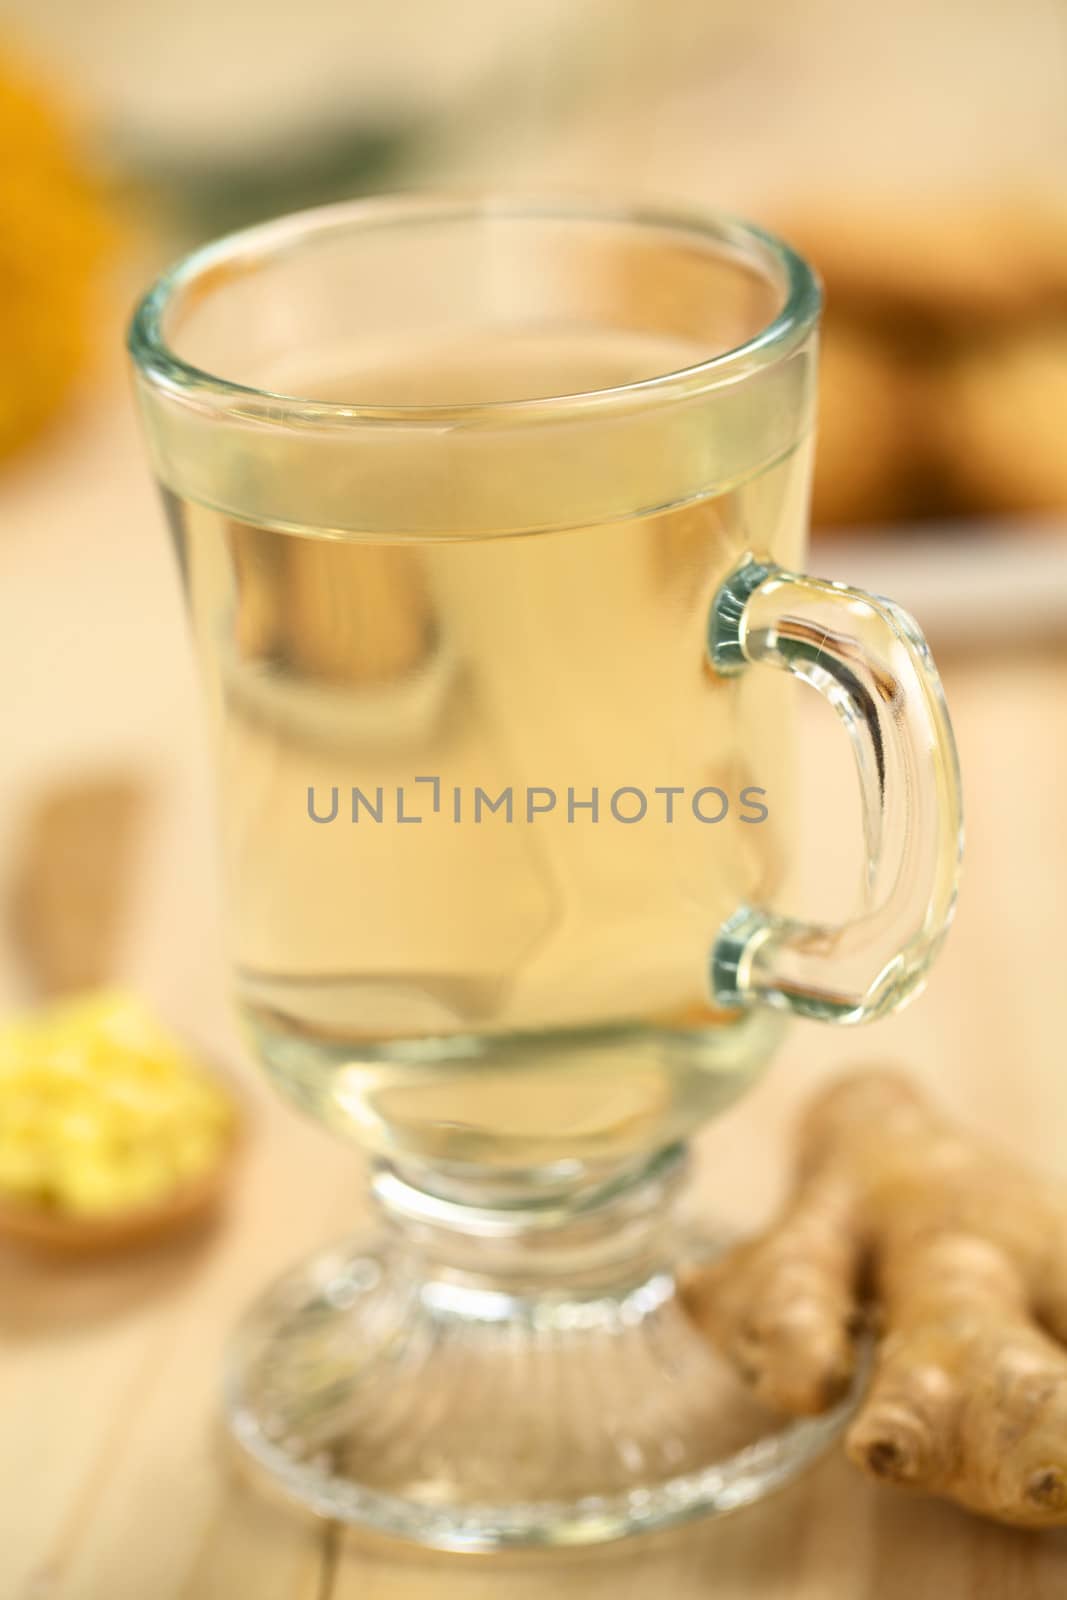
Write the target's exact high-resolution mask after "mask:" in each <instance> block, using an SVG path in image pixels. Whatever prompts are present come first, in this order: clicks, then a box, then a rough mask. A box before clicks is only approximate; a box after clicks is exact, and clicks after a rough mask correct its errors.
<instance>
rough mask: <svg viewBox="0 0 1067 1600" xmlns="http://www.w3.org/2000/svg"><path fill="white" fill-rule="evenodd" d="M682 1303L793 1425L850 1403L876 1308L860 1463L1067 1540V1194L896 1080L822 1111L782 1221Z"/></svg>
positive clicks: (690, 1287) (803, 1131) (832, 1099)
mask: <svg viewBox="0 0 1067 1600" xmlns="http://www.w3.org/2000/svg"><path fill="white" fill-rule="evenodd" d="M685 1294H686V1298H687V1302H688V1305H689V1307H690V1310H691V1311H692V1313H693V1315H694V1317H695V1318H696V1319H697V1321H698V1322H699V1323H700V1325H701V1326H702V1327H703V1328H705V1329H706V1330H707V1332H708V1333H709V1334H710V1336H711V1337H712V1338H713V1339H714V1340H715V1342H716V1343H717V1345H718V1346H719V1347H720V1349H721V1350H722V1351H723V1352H724V1354H725V1355H726V1356H727V1357H728V1358H729V1359H730V1360H731V1361H732V1362H733V1363H734V1365H735V1366H736V1367H737V1368H738V1370H739V1371H740V1372H741V1373H742V1374H743V1375H744V1376H745V1377H746V1378H747V1379H748V1381H749V1382H750V1383H751V1384H752V1386H753V1387H754V1389H755V1390H756V1392H757V1394H758V1395H759V1396H760V1397H761V1399H763V1400H764V1401H765V1402H766V1403H767V1404H768V1405H769V1406H771V1407H773V1408H775V1409H777V1410H781V1411H787V1412H793V1413H797V1414H804V1413H812V1412H818V1411H822V1410H824V1409H826V1407H827V1406H829V1405H830V1404H832V1403H833V1402H834V1401H835V1400H836V1399H838V1398H839V1397H840V1395H841V1394H842V1393H843V1392H844V1390H845V1389H846V1387H847V1385H848V1383H849V1381H850V1378H851V1376H852V1373H853V1367H854V1362H855V1359H856V1331H857V1328H858V1327H859V1325H860V1323H861V1321H862V1320H863V1314H864V1312H863V1308H864V1307H870V1308H872V1309H873V1310H874V1313H875V1318H876V1323H875V1325H876V1348H875V1352H874V1358H873V1370H872V1374H871V1378H870V1382H869V1384H868V1386H867V1389H866V1393H865V1395H864V1397H863V1398H862V1400H861V1402H860V1404H859V1407H858V1410H857V1412H856V1414H855V1416H854V1418H853V1421H852V1423H851V1425H850V1427H849V1430H848V1434H847V1441H846V1447H847V1450H848V1453H849V1455H850V1457H851V1458H852V1460H853V1461H855V1462H856V1463H857V1464H859V1465H860V1466H862V1467H864V1468H865V1469H866V1470H867V1471H869V1472H871V1473H873V1474H875V1475H876V1476H877V1477H879V1478H882V1479H886V1480H890V1481H892V1482H894V1483H898V1484H904V1485H910V1486H911V1487H913V1488H917V1489H922V1490H925V1491H927V1492H928V1493H930V1494H937V1495H942V1496H944V1497H946V1498H948V1499H951V1500H955V1501H957V1502H958V1503H959V1504H960V1505H963V1506H966V1507H968V1508H969V1509H970V1510H972V1511H976V1512H979V1513H982V1514H984V1515H986V1516H990V1517H995V1518H998V1519H999V1520H1001V1521H1005V1522H1012V1523H1019V1524H1023V1525H1028V1526H1032V1527H1042V1526H1052V1525H1054V1524H1058V1523H1064V1524H1067V1349H1065V1348H1064V1345H1065V1344H1067V1193H1064V1192H1062V1191H1059V1190H1057V1189H1056V1187H1055V1185H1053V1184H1052V1183H1051V1182H1050V1181H1048V1180H1047V1179H1044V1178H1041V1177H1039V1176H1037V1175H1035V1174H1033V1173H1030V1172H1028V1171H1026V1170H1025V1169H1024V1168H1022V1167H1020V1166H1018V1165H1016V1164H1014V1163H1013V1162H1011V1161H1009V1160H1008V1159H1006V1158H1005V1157H1004V1156H1003V1155H1002V1154H1000V1153H999V1152H997V1151H996V1150H994V1149H992V1148H990V1147H989V1146H987V1145H986V1144H984V1143H982V1142H981V1141H980V1140H978V1139H976V1138H973V1137H971V1136H970V1135H969V1134H967V1133H965V1132H962V1131H960V1130H959V1129H958V1128H955V1127H953V1126H952V1125H951V1124H950V1123H949V1122H947V1121H946V1120H945V1119H944V1118H942V1117H941V1116H940V1115H939V1114H938V1113H937V1112H936V1111H934V1110H933V1109H932V1108H931V1107H930V1105H929V1104H928V1103H927V1101H926V1100H925V1099H924V1098H923V1096H922V1095H921V1094H920V1092H919V1091H918V1089H917V1088H916V1087H915V1086H914V1085H913V1084H911V1083H909V1081H908V1080H907V1079H906V1078H904V1077H902V1076H900V1075H898V1074H896V1073H892V1072H882V1071H879V1072H864V1073H861V1074H857V1075H855V1076H853V1077H849V1078H846V1079H844V1080H842V1081H839V1082H837V1083H835V1084H834V1085H832V1086H831V1087H830V1089H829V1090H828V1091H826V1092H824V1093H823V1094H822V1095H820V1096H819V1097H818V1098H817V1099H816V1101H815V1102H814V1103H813V1104H812V1106H811V1107H810V1108H809V1110H808V1112H807V1114H806V1115H805V1117H804V1119H803V1122H802V1125H801V1128H800V1136H799V1147H798V1156H797V1164H796V1174H795V1182H794V1187H793V1192H792V1195H791V1198H790V1199H789V1201H788V1203H787V1205H786V1206H785V1208H784V1210H783V1211H782V1213H781V1215H780V1216H779V1218H778V1220H777V1221H776V1222H774V1223H773V1224H772V1226H771V1227H770V1228H768V1229H767V1231H766V1232H765V1233H763V1234H762V1235H760V1236H759V1237H757V1238H755V1239H753V1240H750V1241H748V1242H746V1243H744V1244H742V1245H740V1246H739V1247H738V1248H736V1249H735V1250H733V1251H732V1252H730V1253H729V1254H728V1255H726V1256H725V1257H723V1258H721V1259H720V1260H718V1261H717V1262H715V1263H713V1264H712V1265H711V1266H709V1267H705V1268H701V1269H700V1270H699V1271H697V1272H694V1273H693V1275H692V1276H691V1278H690V1279H689V1281H688V1282H687V1284H686V1286H685Z"/></svg>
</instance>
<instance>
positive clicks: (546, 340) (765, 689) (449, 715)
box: [166, 329, 807, 1170]
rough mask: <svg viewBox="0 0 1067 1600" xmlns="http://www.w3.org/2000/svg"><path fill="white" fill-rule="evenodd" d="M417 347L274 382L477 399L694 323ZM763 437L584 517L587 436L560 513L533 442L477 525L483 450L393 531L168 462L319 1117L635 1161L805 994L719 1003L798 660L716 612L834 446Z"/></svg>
mask: <svg viewBox="0 0 1067 1600" xmlns="http://www.w3.org/2000/svg"><path fill="white" fill-rule="evenodd" d="M412 350H413V353H412V354H411V355H410V357H405V356H404V355H403V352H402V351H401V353H399V354H398V353H396V352H395V351H394V353H393V354H392V355H391V356H390V357H389V358H388V359H386V358H384V357H382V356H380V355H376V356H373V357H370V358H368V357H366V356H365V357H363V358H362V359H361V361H359V362H356V361H352V360H348V361H344V362H342V361H340V360H337V361H336V362H335V363H334V368H333V370H332V371H326V372H323V371H322V370H321V368H320V370H318V371H315V372H313V373H311V374H304V375H303V376H301V375H300V374H299V373H293V374H288V375H287V376H286V380H285V381H284V382H282V381H280V380H279V382H278V383H277V384H276V385H275V387H278V388H279V389H281V390H283V391H284V392H288V393H305V394H313V395H315V396H321V397H322V398H323V399H332V400H348V399H351V400H352V401H353V403H356V402H357V401H358V402H362V403H371V402H374V403H378V404H387V405H394V404H395V405H397V406H403V405H405V404H413V403H418V404H428V403H432V402H434V401H446V402H448V403H453V404H456V405H458V406H462V405H463V404H465V403H476V402H479V401H483V400H485V399H488V398H492V399H502V400H507V399H536V398H537V397H538V396H542V395H544V396H548V395H553V394H555V395H558V394H566V393H574V392H584V391H585V390H593V389H601V388H605V387H608V386H612V385H617V384H620V383H626V382H633V381H639V380H640V379H641V378H642V377H644V376H646V375H648V374H650V373H654V372H657V371H658V372H662V371H669V370H672V369H674V368H677V367H678V366H680V365H685V364H686V351H685V349H684V347H682V346H681V345H680V343H679V342H678V341H674V340H666V339H661V338H656V339H652V338H649V337H646V336H643V335H638V334H632V333H625V332H615V331H605V330H603V329H595V330H594V329H589V330H582V329H565V330H563V331H560V332H552V331H549V332H547V333H546V331H545V330H544V329H539V330H536V331H531V332H530V333H524V332H522V331H521V330H520V331H518V332H515V331H511V332H506V333H505V332H501V333H499V334H495V333H485V332H483V333H481V334H478V335H472V334H469V333H468V334H465V335H464V336H463V337H462V338H460V337H456V338H449V339H448V340H447V341H446V340H444V339H439V340H438V342H437V343H436V344H430V343H428V342H427V341H426V340H425V339H424V340H422V341H420V343H419V346H418V351H417V353H415V352H414V345H413V346H412ZM691 359H695V355H694V356H692V357H691ZM746 445H747V441H746V439H745V437H744V436H743V434H741V435H739V436H738V438H737V439H736V442H735V443H733V442H732V443H731V449H732V450H733V451H734V454H735V456H736V460H735V461H734V462H733V463H732V464H731V463H728V466H732V470H725V471H724V470H722V468H721V465H720V469H719V470H718V471H717V474H716V477H715V481H708V482H706V483H702V484H699V485H698V492H696V493H694V492H693V485H692V482H691V481H687V482H686V484H685V485H684V486H683V485H679V492H678V494H677V495H676V496H675V495H673V494H672V492H671V485H670V484H669V483H667V484H665V486H664V490H663V493H662V495H661V497H660V498H661V503H659V504H657V505H655V506H653V507H652V508H651V509H644V510H642V513H641V514H640V515H637V516H633V517H631V518H626V517H613V518H611V519H610V520H606V521H602V522H600V523H597V524H590V525H574V523H573V522H572V521H568V520H567V507H568V505H570V504H573V503H574V501H575V498H576V496H575V495H574V494H572V492H571V491H572V486H573V483H574V481H575V479H576V475H580V474H581V473H583V472H584V471H586V470H587V467H588V463H587V462H585V461H583V459H582V457H581V452H580V450H577V449H572V450H571V451H561V452H560V455H559V458H558V460H556V461H555V462H554V465H553V469H552V476H551V481H548V482H545V481H541V482H539V483H538V484H537V486H536V502H537V508H538V510H537V517H536V520H533V521H531V517H530V510H529V502H530V498H531V488H530V485H528V484H524V481H523V479H522V476H521V474H520V475H516V477H515V481H514V486H513V495H512V494H511V489H510V487H509V485H508V484H507V482H506V481H504V483H503V488H502V482H501V479H499V478H498V479H496V480H494V482H493V485H492V489H493V495H494V504H496V505H498V506H499V505H500V504H501V503H502V495H503V504H504V508H505V511H506V515H504V516H501V517H500V519H499V521H500V526H499V527H493V528H492V529H489V530H486V528H485V527H484V526H483V525H482V520H483V519H481V518H480V517H472V518H471V524H472V525H471V527H470V528H467V527H465V522H464V510H465V505H467V504H470V505H473V504H474V503H475V500H476V497H477V496H478V494H479V493H480V488H481V485H480V482H479V480H478V479H474V480H469V479H464V480H463V481H462V482H461V483H459V484H455V483H449V482H445V483H442V481H441V480H440V479H438V480H436V481H433V482H429V481H428V482H427V483H426V485H425V496H426V502H427V509H428V511H432V512H433V516H432V517H429V516H428V517H427V519H426V521H427V522H433V523H434V525H435V526H436V527H437V528H438V530H440V528H441V526H442V524H443V525H444V531H435V532H432V533H426V532H425V531H422V530H423V528H424V520H423V519H422V518H421V517H417V516H416V517H413V518H412V522H413V526H412V529H411V531H410V532H409V533H405V532H404V531H403V530H398V531H397V533H395V534H391V535H390V537H389V538H388V539H385V538H383V537H381V536H380V535H379V536H376V535H375V533H374V532H373V530H371V531H368V532H367V533H366V535H363V534H361V533H359V532H358V531H356V532H353V531H351V528H349V529H347V530H346V531H344V532H343V533H339V532H338V530H336V529H334V528H331V527H318V526H302V525H294V524H293V523H290V522H288V521H287V522H286V523H285V525H277V524H272V523H271V521H270V520H264V521H262V522H260V521H249V520H240V521H238V520H234V519H233V518H232V517H230V516H227V515H223V514H222V513H220V512H218V511H216V510H213V509H212V508H211V507H209V506H207V505H203V504H198V503H195V502H192V501H189V500H187V499H182V498H179V497H177V496H176V495H174V494H173V493H171V492H170V491H167V492H166V495H167V501H168V508H169V512H170V517H171V523H172V526H173V529H174V535H175V538H176V541H177V546H178V551H179V556H180V561H181V566H182V570H183V573H184V577H185V582H186V585H187V591H188V597H189V604H190V609H191V614H192V619H193V626H194V630H195V634H196V638H197V641H198V645H199V654H200V658H201V661H202V665H203V670H204V672H205V674H206V676H207V680H208V685H209V700H210V704H211V707H212V711H213V720H214V736H215V739H216V741H217V749H218V760H219V771H220V775H221V809H222V826H223V831H224V840H223V850H222V858H223V861H224V863H225V870H226V872H227V898H228V905H229V912H230V919H231V942H232V949H233V956H234V960H235V966H236V973H237V995H238V1002H239V1005H240V1009H241V1012H242V1014H243V1017H244V1019H245V1021H246V1023H247V1025H248V1027H249V1029H250V1030H251V1034H252V1036H253V1038H254V1042H255V1046H256V1049H257V1051H258V1053H259V1055H260V1057H261V1059H262V1060H263V1062H264V1063H265V1064H266V1066H267V1068H268V1071H269V1072H270V1073H271V1074H272V1075H273V1077H274V1078H275V1079H276V1080H277V1082H278V1083H279V1085H280V1086H281V1087H283V1088H284V1089H285V1090H286V1091H287V1092H288V1093H289V1094H290V1095H291V1096H293V1097H294V1098H296V1099H297V1100H298V1101H299V1102H301V1103H303V1104H304V1105H306V1106H307V1107H308V1108H309V1109H311V1110H312V1111H313V1112H314V1113H315V1115H317V1116H319V1117H323V1118H325V1119H327V1120H328V1121H329V1122H331V1123H332V1124H333V1125H334V1126H335V1127H337V1128H339V1129H341V1130H342V1131H345V1132H348V1133H350V1134H352V1135H353V1136H357V1137H358V1138H360V1139H361V1140H362V1141H363V1142H365V1143H370V1144H372V1145H373V1146H375V1147H377V1148H379V1149H382V1150H388V1151H391V1152H393V1153H400V1152H402V1153H404V1154H405V1155H406V1156H407V1157H408V1158H410V1159H415V1160H425V1161H427V1162H431V1161H432V1162H433V1163H434V1165H435V1166H436V1167H438V1168H440V1167H441V1166H442V1164H449V1163H454V1164H455V1165H456V1167H457V1168H461V1167H463V1166H466V1165H479V1166H490V1167H498V1168H507V1169H511V1170H518V1169H524V1168H531V1167H546V1166H550V1165H552V1164H553V1163H557V1162H560V1161H572V1160H581V1161H586V1162H610V1161H614V1160H618V1159H622V1158H623V1157H625V1156H626V1155H628V1154H630V1153H632V1152H634V1151H636V1150H640V1149H651V1148H654V1147H656V1146H657V1145H661V1144H664V1143H666V1142H668V1141H670V1140H672V1139H674V1138H676V1137H680V1136H682V1135H683V1134H685V1133H686V1132H688V1131H689V1130H690V1129H691V1128H692V1127H694V1126H695V1125H697V1124H698V1123H699V1122H701V1121H702V1120H704V1119H705V1118H707V1117H708V1116H709V1115H710V1114H711V1113H712V1112H713V1111H714V1110H716V1109H717V1108H719V1107H720V1106H721V1105H723V1104H725V1103H726V1102H727V1101H728V1100H730V1099H732V1098H733V1097H734V1096H735V1095H736V1094H737V1093H738V1092H739V1091H740V1090H741V1089H742V1088H743V1087H744V1086H745V1083H746V1082H747V1081H748V1080H749V1079H750V1078H751V1075H752V1074H753V1072H754V1071H756V1070H757V1069H758V1067H759V1066H760V1065H761V1064H762V1062H763V1061H764V1060H765V1059H766V1058H767V1056H768V1055H769V1053H770V1050H771V1048H772V1046H773V1043H774V1041H775V1039H776V1037H777V1030H778V1024H777V1022H776V1021H775V1019H774V1018H773V1017H769V1016H768V1015H766V1014H761V1015H759V1016H758V1017H757V1016H752V1017H748V1016H746V1017H741V1016H738V1015H734V1014H728V1013H724V1012H721V1011H718V1010H717V1009H716V1008H715V1006H714V1005H713V1004H712V1003H711V1001H710V1000H709V997H708V988H707V961H708V955H709V951H710V949H711V946H712V943H713V941H714V938H715V934H716V932H717V930H718V928H719V926H720V925H721V923H722V922H723V921H724V920H725V918H726V917H728V916H729V915H730V914H731V913H732V912H734V911H735V910H736V908H737V907H738V906H739V905H742V904H744V903H747V902H753V901H764V900H767V899H769V898H772V897H773V896H774V894H775V891H776V889H777V887H778V885H779V882H780V878H781V875H782V868H783V862H784V859H785V857H786V854H787V850H788V843H789V838H790V797H789V788H788V785H789V771H788V751H787V748H786V731H787V720H788V719H787V716H786V711H785V700H786V697H787V696H788V695H789V693H790V686H789V685H788V683H787V682H786V681H785V679H784V675H779V674H775V673H759V674H749V675H742V677H740V678H738V679H731V680H725V679H722V678H720V677H718V676H717V675H716V673H715V672H714V671H713V670H712V668H711V666H710V665H709V663H708V660H707V656H706V649H705V634H706V629H707V622H708V614H709V608H710V606H711V604H712V601H713V599H714V596H715V594H716V592H717V590H718V588H719V586H720V585H721V583H722V582H723V580H724V579H725V578H726V577H727V575H728V574H729V573H730V572H731V571H732V570H733V569H734V568H735V567H736V566H738V565H739V564H740V563H741V562H742V561H743V560H744V558H745V555H746V553H748V552H756V553H757V554H762V555H771V556H773V557H774V558H775V559H776V560H778V561H779V562H782V563H784V564H788V563H789V562H790V561H792V560H794V559H796V557H797V555H798V553H799V549H800V543H801V539H802V534H803V518H804V508H805V495H806V487H807V484H806V448H805V447H804V446H801V447H800V448H799V449H794V450H793V451H792V452H791V453H789V454H787V455H786V456H785V457H784V458H781V459H779V460H777V461H774V462H772V463H770V464H769V465H767V464H764V463H762V462H761V463H759V464H758V466H757V467H755V468H753V467H752V465H751V460H750V457H751V456H752V454H753V452H752V451H751V450H750V449H748V448H746ZM716 459H717V460H719V462H720V463H721V462H722V459H723V451H722V449H721V448H720V449H719V450H718V452H717V457H716ZM288 461H289V470H290V471H291V472H292V473H293V474H295V475H296V477H297V479H299V478H300V475H301V474H305V475H306V477H307V487H308V496H307V498H308V502H309V503H313V501H314V490H315V488H316V487H318V486H317V485H316V484H315V482H314V478H315V474H316V472H317V471H318V470H319V469H318V467H317V465H316V462H315V460H314V459H312V458H311V455H310V452H309V455H308V459H307V461H306V462H305V461H304V460H303V459H302V456H301V452H300V447H299V444H297V445H296V446H294V447H292V448H291V450H290V455H289V458H288ZM642 465H643V464H642V463H640V462H634V461H632V460H631V461H626V460H620V462H619V470H620V472H622V471H629V470H634V469H635V468H640V467H641V466H642ZM397 470H402V466H401V465H400V464H399V463H398V466H397ZM252 487H254V486H252ZM298 487H299V484H298ZM421 494H422V485H421V484H420V483H419V482H414V483H412V482H411V481H407V482H406V483H405V497H406V500H407V501H408V502H409V503H410V502H411V501H412V497H413V496H414V497H415V502H416V504H417V503H418V499H419V496H420V495H421ZM442 496H445V497H448V496H451V497H452V499H451V501H450V502H449V503H448V505H447V516H445V517H442V515H441V497H442ZM297 498H298V497H297ZM431 501H432V504H431ZM512 501H513V503H512ZM557 505H558V508H559V509H558V514H553V510H552V508H553V507H554V506H557ZM546 508H547V511H546ZM355 520H356V521H357V522H358V513H357V516H356V518H355ZM742 724H743V725H744V730H745V732H744V738H743V739H742V738H741V737H740V735H739V729H740V728H741V726H742ZM742 751H743V752H744V754H742Z"/></svg>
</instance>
